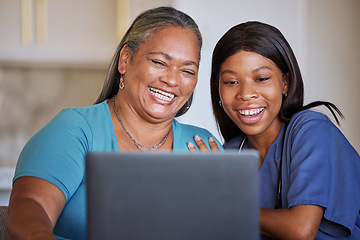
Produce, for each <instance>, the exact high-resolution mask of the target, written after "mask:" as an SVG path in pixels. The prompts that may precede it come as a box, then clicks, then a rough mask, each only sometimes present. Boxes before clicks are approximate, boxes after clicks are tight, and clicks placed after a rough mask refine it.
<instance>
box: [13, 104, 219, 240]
mask: <svg viewBox="0 0 360 240" xmlns="http://www.w3.org/2000/svg"><path fill="white" fill-rule="evenodd" d="M172 131H173V150H174V151H189V150H188V148H187V143H188V142H192V143H194V145H195V146H196V144H195V142H194V136H195V135H199V136H200V137H201V138H202V139H204V140H207V139H208V138H209V137H213V138H214V139H215V137H214V136H213V135H212V134H211V133H210V132H208V131H207V130H205V129H203V128H199V127H195V126H191V125H185V124H181V123H179V122H178V121H176V120H174V121H173V123H172ZM215 141H217V143H218V146H219V147H221V144H220V143H219V142H218V140H217V139H215ZM204 142H207V141H204ZM206 144H208V143H206ZM221 149H222V148H221ZM96 151H97V152H106V151H109V152H119V148H118V143H117V141H116V137H115V132H114V128H113V124H112V120H111V115H110V110H109V107H108V105H107V101H104V102H102V103H100V104H97V105H93V106H88V107H81V108H70V109H65V110H62V111H61V112H60V113H59V114H58V115H57V116H55V117H54V118H53V119H52V120H51V121H50V122H49V123H48V124H47V125H45V126H44V127H43V128H42V129H41V130H40V131H39V132H38V133H36V134H35V135H34V136H33V137H32V138H31V139H30V140H29V142H28V143H27V144H26V145H25V147H24V149H23V150H22V152H21V154H20V157H19V160H18V163H17V166H16V171H15V177H14V181H15V180H16V179H17V178H19V177H23V176H34V177H39V178H42V179H45V180H47V181H49V182H51V183H52V184H54V185H55V186H57V187H58V188H59V189H60V190H61V191H62V192H63V193H64V195H65V198H66V205H65V207H64V209H63V211H62V213H61V215H60V216H59V218H58V221H57V223H56V226H55V228H54V234H55V235H56V236H58V237H59V238H61V237H63V238H66V239H86V183H85V160H84V159H85V155H86V153H88V152H96ZM60 236H61V237H60Z"/></svg>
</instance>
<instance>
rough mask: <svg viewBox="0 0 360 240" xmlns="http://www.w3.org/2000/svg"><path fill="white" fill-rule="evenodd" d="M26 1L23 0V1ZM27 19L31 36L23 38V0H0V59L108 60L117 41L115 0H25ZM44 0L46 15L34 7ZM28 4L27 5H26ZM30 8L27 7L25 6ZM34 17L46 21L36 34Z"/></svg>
mask: <svg viewBox="0 0 360 240" xmlns="http://www.w3.org/2000/svg"><path fill="white" fill-rule="evenodd" d="M24 2H26V0H25V1H24ZM27 2H28V4H29V5H28V6H27V7H26V8H27V9H26V10H27V12H26V11H25V15H26V16H27V19H26V22H27V25H28V26H29V27H30V30H29V31H30V33H31V35H32V36H31V37H30V39H29V41H27V43H24V42H22V37H23V35H22V33H23V30H24V29H22V26H23V25H24V24H21V17H22V16H24V12H22V10H24V9H22V8H21V7H22V5H21V3H22V1H14V0H1V1H0V34H1V36H0V61H6V62H13V61H15V62H40V63H44V62H45V63H46V62H56V63H59V62H66V63H72V62H75V63H78V62H81V63H84V62H88V63H107V62H109V61H110V59H111V57H112V54H113V53H114V51H115V48H116V45H117V38H116V0H106V1H98V0H76V1H73V0H61V1H53V0H50V1H46V0H43V1H37V0H28V1H27ZM39 4H46V11H45V16H44V15H42V14H41V12H40V11H39V10H37V7H38V5H39ZM29 6H30V7H29ZM28 8H30V9H28ZM37 19H42V20H43V21H46V22H45V23H43V24H45V25H46V26H47V28H46V29H45V32H43V33H42V34H45V35H46V40H45V41H40V39H38V38H37V31H38V30H39V27H37V24H36V21H37Z"/></svg>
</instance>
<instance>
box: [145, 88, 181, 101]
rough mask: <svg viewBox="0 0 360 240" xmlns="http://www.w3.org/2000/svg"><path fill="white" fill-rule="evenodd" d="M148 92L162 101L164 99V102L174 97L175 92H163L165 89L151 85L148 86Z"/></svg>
mask: <svg viewBox="0 0 360 240" xmlns="http://www.w3.org/2000/svg"><path fill="white" fill-rule="evenodd" d="M149 89H150V93H151V94H152V95H153V96H154V97H155V98H157V99H160V100H162V101H165V102H166V103H170V102H171V101H172V100H173V99H174V97H175V94H172V93H169V92H165V91H162V90H160V89H158V88H153V87H150V88H149Z"/></svg>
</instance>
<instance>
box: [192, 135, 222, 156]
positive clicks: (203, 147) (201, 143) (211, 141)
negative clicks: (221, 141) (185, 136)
mask: <svg viewBox="0 0 360 240" xmlns="http://www.w3.org/2000/svg"><path fill="white" fill-rule="evenodd" d="M194 140H195V143H196V145H197V146H198V148H199V150H200V151H201V152H208V151H210V150H209V148H208V147H207V146H206V144H205V143H204V141H203V140H202V139H201V138H200V137H199V136H198V135H195V137H194ZM209 145H210V149H211V151H213V152H219V151H220V150H219V147H218V145H217V144H216V142H215V140H214V139H213V138H212V137H209ZM188 148H189V150H190V152H197V151H198V150H197V149H196V147H195V146H194V144H193V143H192V142H188Z"/></svg>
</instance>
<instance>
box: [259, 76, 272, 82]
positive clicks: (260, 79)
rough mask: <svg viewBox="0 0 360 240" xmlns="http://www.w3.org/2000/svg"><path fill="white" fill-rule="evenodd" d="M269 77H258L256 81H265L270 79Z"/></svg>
mask: <svg viewBox="0 0 360 240" xmlns="http://www.w3.org/2000/svg"><path fill="white" fill-rule="evenodd" d="M268 79H270V78H269V77H266V78H257V79H256V81H257V82H263V81H266V80H268Z"/></svg>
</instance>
